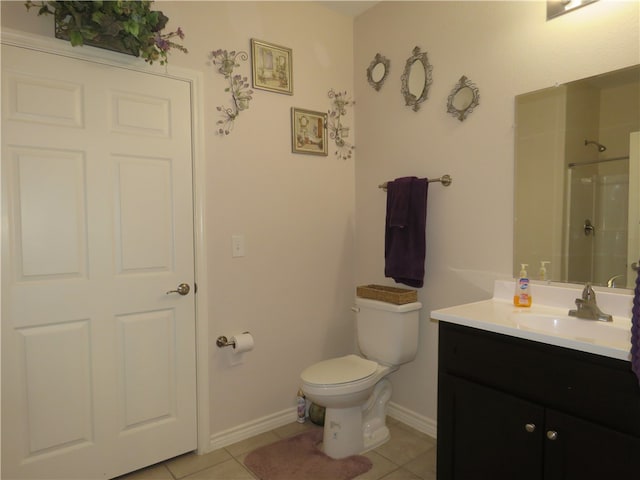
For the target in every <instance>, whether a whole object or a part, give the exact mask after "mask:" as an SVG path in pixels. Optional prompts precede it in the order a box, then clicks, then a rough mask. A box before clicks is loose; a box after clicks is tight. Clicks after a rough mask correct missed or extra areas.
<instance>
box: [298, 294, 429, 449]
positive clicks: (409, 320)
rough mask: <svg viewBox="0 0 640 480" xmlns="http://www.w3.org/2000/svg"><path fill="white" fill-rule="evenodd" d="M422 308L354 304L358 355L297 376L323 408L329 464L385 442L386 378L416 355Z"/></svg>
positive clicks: (360, 300)
mask: <svg viewBox="0 0 640 480" xmlns="http://www.w3.org/2000/svg"><path fill="white" fill-rule="evenodd" d="M421 308H422V304H421V303H419V302H413V303H409V304H404V305H395V304H390V303H386V302H381V301H378V300H371V299H363V298H356V307H354V309H353V310H354V312H356V314H357V318H356V325H357V337H358V346H359V348H360V351H361V353H362V356H360V355H354V354H351V355H345V356H343V357H338V358H332V359H330V360H323V361H321V362H318V363H316V364H314V365H311V366H309V367H307V368H306V369H305V370H303V372H302V373H301V374H300V379H301V380H302V391H303V392H304V394H305V395H306V397H307V398H308V399H309V400H311V401H312V402H314V403H316V404H317V405H320V406H322V407H325V419H324V436H323V449H324V452H325V453H326V454H327V455H328V456H330V457H331V458H344V457H348V456H350V455H355V454H359V453H363V452H365V451H367V450H371V449H372V448H375V447H377V446H378V445H381V444H383V443H384V442H386V441H387V440H388V439H389V429H388V428H387V426H386V421H385V420H386V406H387V403H388V402H389V399H390V398H391V382H390V381H389V380H388V379H387V378H386V377H387V375H389V374H390V373H391V372H394V371H396V370H397V369H398V368H399V367H400V365H402V364H404V363H407V362H410V361H412V360H413V359H414V358H415V356H416V353H417V349H418V324H419V319H420V309H421Z"/></svg>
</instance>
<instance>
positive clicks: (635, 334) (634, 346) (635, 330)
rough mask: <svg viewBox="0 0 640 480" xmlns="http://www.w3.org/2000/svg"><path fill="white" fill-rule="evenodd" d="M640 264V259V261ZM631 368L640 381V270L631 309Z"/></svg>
mask: <svg viewBox="0 0 640 480" xmlns="http://www.w3.org/2000/svg"><path fill="white" fill-rule="evenodd" d="M638 263H639V264H640V261H639V262H638ZM631 312H632V314H633V315H632V316H631V369H632V370H633V372H634V373H635V374H636V376H637V377H638V381H639V382H640V270H638V278H636V289H635V296H634V297H633V308H632V309H631Z"/></svg>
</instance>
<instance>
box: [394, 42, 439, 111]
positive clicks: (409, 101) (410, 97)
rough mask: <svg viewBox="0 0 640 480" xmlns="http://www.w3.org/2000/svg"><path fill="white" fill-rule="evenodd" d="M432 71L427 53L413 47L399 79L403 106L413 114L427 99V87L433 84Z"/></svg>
mask: <svg viewBox="0 0 640 480" xmlns="http://www.w3.org/2000/svg"><path fill="white" fill-rule="evenodd" d="M432 70H433V66H432V65H431V64H430V63H429V59H428V57H427V53H426V52H421V51H420V47H415V48H414V49H413V55H411V56H410V57H409V58H408V59H407V63H406V64H405V67H404V72H403V73H402V76H401V77H400V79H401V81H402V87H401V91H402V96H403V97H404V101H405V105H407V106H408V107H411V108H412V109H413V111H414V112H417V111H418V109H419V108H420V104H421V103H422V102H424V101H425V100H426V99H427V94H428V93H429V87H430V86H431V83H432V82H433V79H432V77H431V71H432Z"/></svg>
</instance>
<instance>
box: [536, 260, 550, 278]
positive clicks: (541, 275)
mask: <svg viewBox="0 0 640 480" xmlns="http://www.w3.org/2000/svg"><path fill="white" fill-rule="evenodd" d="M550 263H551V262H550V261H549V260H543V261H541V262H540V270H539V271H538V280H545V281H546V280H547V265H549V264H550Z"/></svg>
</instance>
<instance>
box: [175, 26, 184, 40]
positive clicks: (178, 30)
mask: <svg viewBox="0 0 640 480" xmlns="http://www.w3.org/2000/svg"><path fill="white" fill-rule="evenodd" d="M176 35H178V37H180V40H184V32H183V31H182V28H181V27H178V29H177V30H176Z"/></svg>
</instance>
